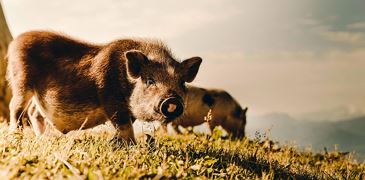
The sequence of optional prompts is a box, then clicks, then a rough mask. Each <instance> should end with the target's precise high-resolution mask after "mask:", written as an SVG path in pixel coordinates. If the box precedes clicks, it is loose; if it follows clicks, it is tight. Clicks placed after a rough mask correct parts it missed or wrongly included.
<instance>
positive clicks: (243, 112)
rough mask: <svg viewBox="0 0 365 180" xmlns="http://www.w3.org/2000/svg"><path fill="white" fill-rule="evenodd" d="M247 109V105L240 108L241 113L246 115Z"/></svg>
mask: <svg viewBox="0 0 365 180" xmlns="http://www.w3.org/2000/svg"><path fill="white" fill-rule="evenodd" d="M247 110H248V107H246V108H245V109H242V114H244V115H246V113H247Z"/></svg>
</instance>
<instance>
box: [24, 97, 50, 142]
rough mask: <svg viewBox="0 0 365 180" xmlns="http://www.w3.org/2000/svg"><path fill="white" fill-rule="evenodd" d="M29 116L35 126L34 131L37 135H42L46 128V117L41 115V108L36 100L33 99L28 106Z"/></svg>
mask: <svg viewBox="0 0 365 180" xmlns="http://www.w3.org/2000/svg"><path fill="white" fill-rule="evenodd" d="M28 117H29V119H30V122H31V124H32V127H33V131H34V133H35V135H36V136H40V135H42V134H43V133H44V131H45V130H46V124H45V117H43V116H42V115H41V113H40V112H39V110H37V107H36V104H35V103H34V100H32V101H31V103H30V105H29V107H28Z"/></svg>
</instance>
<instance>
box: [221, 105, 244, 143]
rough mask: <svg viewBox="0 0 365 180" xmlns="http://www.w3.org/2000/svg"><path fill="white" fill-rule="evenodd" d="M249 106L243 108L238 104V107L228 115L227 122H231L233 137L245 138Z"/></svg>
mask: <svg viewBox="0 0 365 180" xmlns="http://www.w3.org/2000/svg"><path fill="white" fill-rule="evenodd" d="M247 109H248V108H247V107H246V108H245V109H242V108H241V107H240V106H237V107H236V109H235V110H234V111H233V112H232V114H230V115H229V116H228V119H227V122H225V123H231V126H232V125H233V126H232V127H233V128H232V133H233V137H235V138H243V137H244V136H245V127H246V113H247Z"/></svg>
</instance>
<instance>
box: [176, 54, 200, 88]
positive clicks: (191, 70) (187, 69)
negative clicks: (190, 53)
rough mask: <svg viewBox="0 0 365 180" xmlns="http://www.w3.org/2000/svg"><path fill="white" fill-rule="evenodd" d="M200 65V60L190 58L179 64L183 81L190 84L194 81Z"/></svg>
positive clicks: (198, 58)
mask: <svg viewBox="0 0 365 180" xmlns="http://www.w3.org/2000/svg"><path fill="white" fill-rule="evenodd" d="M201 63H202V58H200V57H192V58H190V59H187V60H185V61H183V62H182V63H181V65H182V71H183V72H182V73H183V80H184V81H186V82H192V81H193V80H194V79H195V76H196V74H197V73H198V71H199V67H200V64H201Z"/></svg>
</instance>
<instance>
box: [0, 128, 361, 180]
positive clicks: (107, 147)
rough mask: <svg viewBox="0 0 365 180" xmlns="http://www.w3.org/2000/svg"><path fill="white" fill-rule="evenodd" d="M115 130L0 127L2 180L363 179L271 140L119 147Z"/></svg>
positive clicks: (194, 138)
mask: <svg viewBox="0 0 365 180" xmlns="http://www.w3.org/2000/svg"><path fill="white" fill-rule="evenodd" d="M112 136H113V130H111V129H110V127H105V126H104V127H100V128H97V129H94V130H87V131H75V132H71V133H69V134H67V135H60V134H58V133H54V132H49V133H48V135H47V136H43V137H41V138H36V137H34V135H33V133H32V132H31V130H30V129H25V130H24V131H23V133H17V134H9V133H8V131H7V125H5V124H0V138H1V141H0V156H1V157H0V176H1V177H2V179H4V178H7V179H9V178H21V179H23V178H24V179H29V178H34V179H54V178H57V179H58V178H76V179H114V178H123V179H124V178H147V179H161V178H168V179H170V178H194V177H201V178H203V179H210V178H213V179H216V178H218V179H219V178H223V179H247V178H249V179H256V178H259V179H277V178H283V179H363V178H364V175H365V166H364V164H359V163H356V162H354V161H353V160H351V157H349V156H351V155H346V156H345V155H342V154H341V153H339V152H331V153H327V154H314V153H312V152H311V151H306V152H299V151H298V150H296V149H295V148H293V147H289V146H283V147H279V146H277V145H276V144H273V143H272V142H270V141H268V140H260V139H256V140H247V139H244V140H229V139H225V138H223V137H222V135H221V132H220V131H219V130H216V131H215V132H214V133H213V135H212V136H206V135H199V134H185V135H179V136H167V135H156V136H155V137H150V136H149V138H148V140H147V142H148V143H143V142H140V143H138V144H137V145H133V146H123V147H120V146H117V145H116V144H113V143H110V139H112Z"/></svg>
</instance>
